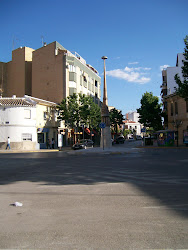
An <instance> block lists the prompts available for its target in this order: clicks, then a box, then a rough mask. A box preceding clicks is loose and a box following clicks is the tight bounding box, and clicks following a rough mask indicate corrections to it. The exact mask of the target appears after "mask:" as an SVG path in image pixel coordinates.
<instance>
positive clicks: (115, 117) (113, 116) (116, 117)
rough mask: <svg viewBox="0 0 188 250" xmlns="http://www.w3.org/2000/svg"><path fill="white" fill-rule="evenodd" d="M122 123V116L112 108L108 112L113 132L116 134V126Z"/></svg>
mask: <svg viewBox="0 0 188 250" xmlns="http://www.w3.org/2000/svg"><path fill="white" fill-rule="evenodd" d="M122 123H123V115H122V113H121V111H119V110H117V109H115V108H113V109H111V110H110V124H111V126H112V127H113V129H114V131H115V132H116V133H117V130H118V125H121V124H122Z"/></svg>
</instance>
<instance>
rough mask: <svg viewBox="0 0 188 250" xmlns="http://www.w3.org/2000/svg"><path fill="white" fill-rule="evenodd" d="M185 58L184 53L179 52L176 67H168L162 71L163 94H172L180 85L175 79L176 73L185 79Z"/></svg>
mask: <svg viewBox="0 0 188 250" xmlns="http://www.w3.org/2000/svg"><path fill="white" fill-rule="evenodd" d="M183 60H185V57H184V55H183V53H178V54H177V60H176V67H167V68H166V69H164V70H163V71H162V78H163V83H162V85H161V88H162V91H161V92H162V96H165V95H171V94H173V93H174V92H175V87H178V85H177V83H176V81H175V80H174V76H175V75H176V74H178V75H179V77H180V79H181V81H183V76H182V66H183Z"/></svg>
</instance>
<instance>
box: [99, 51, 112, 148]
mask: <svg viewBox="0 0 188 250" xmlns="http://www.w3.org/2000/svg"><path fill="white" fill-rule="evenodd" d="M107 58H108V57H106V56H103V57H102V59H103V60H104V87H103V103H102V110H101V122H102V123H105V128H102V129H101V142H100V147H101V148H103V149H105V148H111V147H112V140H111V131H110V116H109V111H108V97H107V84H106V66H105V60H106V59H107Z"/></svg>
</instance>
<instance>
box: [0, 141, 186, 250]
mask: <svg viewBox="0 0 188 250" xmlns="http://www.w3.org/2000/svg"><path fill="white" fill-rule="evenodd" d="M120 147H126V146H124V145H121V146H120ZM0 158H1V161H0V224H1V227H0V248H2V249H41V248H42V249H186V248H188V149H176V148H173V149H133V150H130V151H129V152H128V153H125V154H113V153H112V154H87V153H86V154H84V155H79V154H68V153H64V152H53V153H52V152H51V153H28V154H1V155H0ZM16 201H18V202H22V203H23V206H22V207H15V206H12V205H11V204H13V203H14V202H16Z"/></svg>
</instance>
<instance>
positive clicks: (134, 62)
mask: <svg viewBox="0 0 188 250" xmlns="http://www.w3.org/2000/svg"><path fill="white" fill-rule="evenodd" d="M128 64H139V62H129V63H128Z"/></svg>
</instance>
